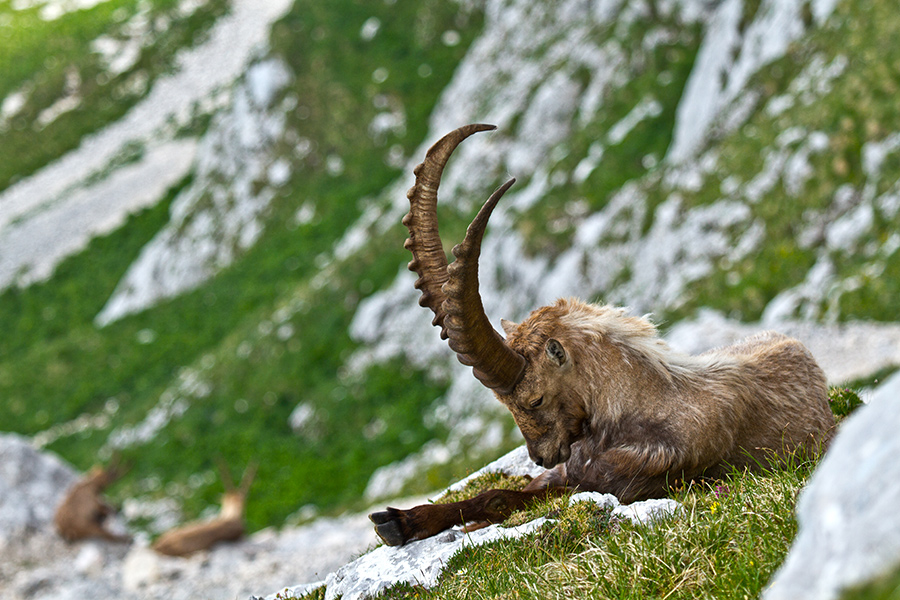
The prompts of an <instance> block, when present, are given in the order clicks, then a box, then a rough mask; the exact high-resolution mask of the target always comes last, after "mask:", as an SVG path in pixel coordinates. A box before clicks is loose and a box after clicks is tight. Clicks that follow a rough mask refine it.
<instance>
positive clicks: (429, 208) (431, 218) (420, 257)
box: [403, 124, 497, 339]
mask: <svg viewBox="0 0 900 600" xmlns="http://www.w3.org/2000/svg"><path fill="white" fill-rule="evenodd" d="M496 128H497V127H496V126H495V125H485V124H473V125H466V126H465V127H460V128H459V129H456V130H454V131H451V132H450V133H448V134H447V135H445V136H444V137H442V138H441V139H440V140H438V141H437V142H436V143H435V144H434V145H433V146H432V147H431V148H429V150H428V152H427V153H426V155H425V161H424V162H422V164H420V165H419V166H417V167H416V168H415V170H414V171H413V172H414V173H415V175H416V183H415V185H413V187H411V188H410V189H409V191H408V192H407V193H406V197H407V198H409V213H407V215H406V216H405V217H403V224H404V225H406V227H407V229H409V239H407V240H406V243H405V244H404V247H405V248H406V249H407V250H409V251H410V252H412V255H413V259H412V260H411V261H410V263H409V270H410V271H415V272H416V273H417V274H418V275H419V279H418V280H417V281H416V283H415V286H416V289H417V290H420V291H421V292H422V297H421V298H419V304H420V305H421V306H427V307H428V308H430V309H431V310H432V311H433V312H434V315H435V316H434V320H433V321H432V325H437V326H439V327H440V328H441V339H447V336H448V333H447V328H446V326H445V325H444V318H445V314H444V311H443V308H442V307H443V304H444V301H445V300H446V299H447V296H446V295H445V294H444V292H443V290H442V288H443V285H444V284H445V283H447V280H448V275H447V255H446V254H445V253H444V246H443V244H442V243H441V238H440V235H439V234H438V221H437V191H438V186H439V185H440V183H441V175H442V174H443V172H444V165H446V164H447V160H448V159H449V158H450V155H451V154H452V153H453V151H454V150H455V149H456V147H457V146H458V145H459V144H460V142H462V141H463V140H464V139H466V138H467V137H469V136H470V135H472V134H473V133H477V132H479V131H490V130H493V129H496Z"/></svg>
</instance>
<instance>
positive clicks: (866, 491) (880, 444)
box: [762, 374, 900, 600]
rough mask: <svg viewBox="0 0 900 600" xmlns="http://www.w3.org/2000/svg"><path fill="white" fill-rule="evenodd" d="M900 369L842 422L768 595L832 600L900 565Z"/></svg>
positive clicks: (769, 598) (771, 599) (802, 502)
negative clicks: (843, 591)
mask: <svg viewBox="0 0 900 600" xmlns="http://www.w3.org/2000/svg"><path fill="white" fill-rule="evenodd" d="M898 431H900V374H895V375H893V376H892V377H890V378H889V379H888V380H887V381H885V382H884V383H883V384H882V385H881V386H879V387H878V388H877V389H876V391H875V393H874V394H873V396H872V398H871V400H870V401H869V404H868V405H866V406H863V407H860V408H859V409H858V411H857V412H856V413H855V414H854V415H853V416H851V417H850V418H849V419H848V420H847V421H846V422H845V423H844V425H843V426H842V427H841V430H840V433H839V434H838V436H837V437H836V438H835V439H834V441H833V442H832V444H831V447H830V449H829V450H828V454H826V456H825V458H824V459H823V460H822V462H821V463H820V464H819V467H818V469H817V470H816V472H815V473H813V475H812V477H811V478H810V481H809V484H808V485H807V487H806V489H805V490H804V491H803V492H802V493H801V495H800V499H799V500H798V502H797V521H798V523H799V530H798V534H797V537H796V539H795V540H794V544H793V546H792V547H791V550H790V552H789V553H788V557H787V560H786V561H785V563H784V565H782V567H781V568H780V569H779V570H778V571H777V572H776V573H775V576H774V577H773V578H772V581H771V582H770V584H769V587H768V588H767V589H766V591H765V592H764V593H763V596H762V598H763V600H792V599H794V598H806V599H808V600H830V599H832V598H837V597H838V595H839V594H840V592H841V590H843V589H844V588H846V587H848V586H853V585H856V584H860V583H863V582H866V581H868V580H870V579H872V578H874V577H877V576H878V575H881V574H882V573H883V572H885V571H886V570H889V569H892V568H896V567H897V566H898V565H900V511H898V510H897V506H898V503H900V483H898V482H900V462H898V461H897V456H898V454H900V436H898V435H897V432H898Z"/></svg>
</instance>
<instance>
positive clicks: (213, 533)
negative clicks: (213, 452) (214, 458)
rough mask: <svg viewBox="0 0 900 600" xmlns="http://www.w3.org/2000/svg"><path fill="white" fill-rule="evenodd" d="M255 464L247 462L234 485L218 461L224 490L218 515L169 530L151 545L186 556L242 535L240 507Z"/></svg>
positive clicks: (243, 505) (242, 504)
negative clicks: (238, 483)
mask: <svg viewBox="0 0 900 600" xmlns="http://www.w3.org/2000/svg"><path fill="white" fill-rule="evenodd" d="M257 466H258V465H257V464H256V463H251V464H250V465H248V466H247V469H246V470H245V471H244V475H243V477H241V484H240V486H238V487H235V485H234V480H232V479H231V475H230V474H229V472H228V467H227V465H225V464H224V462H222V463H220V464H219V470H220V472H221V477H222V484H223V485H224V487H225V493H224V494H223V495H222V508H221V509H220V510H219V515H218V516H217V517H215V518H213V519H209V520H207V521H196V522H194V523H188V524H186V525H182V526H180V527H176V528H174V529H170V530H169V531H167V532H165V533H164V534H162V535H161V536H159V537H158V538H157V539H156V541H154V542H153V544H152V546H151V547H152V548H153V549H154V550H155V551H156V552H158V553H160V554H166V555H168V556H188V555H189V554H193V553H194V552H199V551H200V550H208V549H210V548H212V547H213V546H215V545H216V544H218V543H219V542H233V541H236V540H239V539H241V538H242V537H243V536H244V531H245V528H246V527H245V524H244V510H245V508H246V503H247V494H248V492H249V491H250V486H251V484H252V483H253V479H254V477H255V476H256V469H257Z"/></svg>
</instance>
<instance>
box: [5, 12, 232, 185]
mask: <svg viewBox="0 0 900 600" xmlns="http://www.w3.org/2000/svg"><path fill="white" fill-rule="evenodd" d="M139 6H143V7H146V8H147V12H146V14H147V19H148V22H149V23H151V24H154V23H159V24H160V27H159V29H158V30H157V29H155V26H154V25H151V31H150V32H148V34H147V36H148V38H149V39H150V40H151V43H150V44H148V45H147V46H146V47H145V48H144V49H143V50H142V51H141V53H140V57H139V58H138V59H137V60H136V61H135V63H134V65H132V66H131V67H130V68H129V69H127V70H126V71H124V72H122V73H120V74H117V75H110V74H109V73H108V72H107V70H106V68H105V66H104V65H103V64H102V63H101V60H100V57H99V55H98V54H96V53H94V52H93V51H92V49H91V42H92V41H93V40H95V39H97V38H98V37H100V36H101V35H108V36H110V37H113V38H116V39H124V38H125V37H126V34H125V32H124V25H125V24H127V22H128V21H129V19H130V18H131V17H133V16H134V15H135V14H136V13H137V12H138V10H139ZM177 6H178V2H177V0H152V1H150V2H143V3H139V2H138V0H111V1H108V2H101V3H99V4H98V5H97V6H95V7H93V8H90V9H88V10H79V11H74V12H70V13H67V14H65V15H63V16H61V17H60V18H58V19H55V20H52V21H44V20H43V19H41V18H40V16H39V13H40V9H39V8H33V9H28V10H13V9H12V8H11V7H10V5H9V3H4V4H3V5H2V6H0V101H2V100H3V99H5V98H6V97H7V96H8V95H9V94H11V93H13V92H16V91H19V90H23V89H24V90H27V91H28V93H27V100H26V103H25V105H24V106H23V108H22V109H21V110H20V111H18V112H17V113H16V114H15V116H14V117H12V118H11V119H10V121H9V123H7V124H5V126H0V138H2V144H0V190H2V189H3V188H5V187H6V186H8V185H9V184H10V183H12V182H14V181H16V180H17V179H18V178H21V177H24V176H27V175H29V174H31V173H33V172H34V171H36V170H37V169H39V168H40V167H41V166H43V165H45V164H47V163H49V162H51V161H52V160H54V159H56V158H58V157H60V156H62V155H63V154H65V153H66V152H67V151H69V150H72V149H74V148H76V147H77V146H78V143H79V141H80V140H81V138H82V137H83V136H85V135H88V134H90V133H93V132H95V131H97V130H99V129H101V128H102V127H103V126H104V125H106V124H108V123H110V122H112V121H114V120H116V119H118V118H119V117H121V116H122V115H124V114H125V113H126V112H127V111H128V109H129V108H131V107H132V106H133V105H134V104H135V103H136V102H137V101H138V100H139V99H140V95H141V93H142V92H143V89H144V87H145V85H146V86H148V87H149V85H152V82H153V80H154V79H155V78H156V77H157V76H159V75H160V74H162V73H164V72H166V71H167V70H169V69H170V68H171V66H172V63H173V61H174V60H175V57H176V53H177V51H178V50H179V49H181V48H184V47H185V46H190V45H192V44H193V43H195V42H196V41H198V40H199V39H200V38H201V37H202V35H203V34H204V32H205V31H207V30H208V29H209V27H210V26H211V25H212V24H213V23H214V22H215V19H216V18H217V17H219V16H221V15H222V14H224V13H225V11H226V10H227V8H228V3H227V2H226V1H225V0H209V1H208V2H207V3H206V4H205V5H204V6H202V7H200V8H198V9H197V10H196V11H195V12H194V13H193V14H191V15H189V16H187V17H178V16H176V12H175V9H176V8H177ZM163 18H165V20H168V19H171V20H170V21H167V22H168V25H166V27H165V28H163V27H161V24H162V23H163V20H164V19H163ZM70 72H77V74H78V80H79V85H78V89H77V92H78V95H79V96H81V98H82V101H81V103H80V104H79V105H78V106H77V107H76V108H75V109H74V110H72V111H69V112H66V113H64V114H62V115H61V116H60V117H59V118H57V119H56V120H54V121H53V122H51V123H50V124H48V125H46V126H41V125H39V124H37V123H36V119H37V117H38V116H39V115H40V113H41V112H42V111H43V110H44V109H46V108H48V107H50V106H52V105H53V103H54V102H56V101H57V100H58V99H59V98H60V97H62V96H63V95H64V93H65V87H66V76H67V73H70ZM138 81H142V82H145V83H144V84H142V85H135V84H136V82H138ZM36 138H37V139H39V140H40V141H39V143H36Z"/></svg>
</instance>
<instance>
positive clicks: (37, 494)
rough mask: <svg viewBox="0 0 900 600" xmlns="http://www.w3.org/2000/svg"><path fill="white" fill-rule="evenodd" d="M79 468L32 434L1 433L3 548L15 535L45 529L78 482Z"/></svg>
mask: <svg viewBox="0 0 900 600" xmlns="http://www.w3.org/2000/svg"><path fill="white" fill-rule="evenodd" d="M76 477H77V474H76V473H75V471H74V470H73V469H72V468H71V467H69V466H68V465H67V464H66V463H64V462H63V461H62V460H61V459H59V458H58V457H57V456H56V455H54V454H51V453H49V452H41V451H38V450H36V449H35V448H34V447H33V446H32V445H31V444H30V442H29V440H28V438H26V437H23V436H21V435H17V434H14V433H0V549H2V548H4V547H6V545H7V544H9V542H10V541H11V540H13V539H15V538H19V537H22V536H23V535H26V534H28V533H30V532H34V531H37V530H40V529H44V528H46V527H48V526H49V525H50V523H51V522H52V520H53V513H54V512H55V511H56V506H57V504H59V502H60V500H62V496H63V494H64V493H65V492H66V490H67V489H68V488H69V486H70V485H72V484H73V483H74V482H75V479H76Z"/></svg>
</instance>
